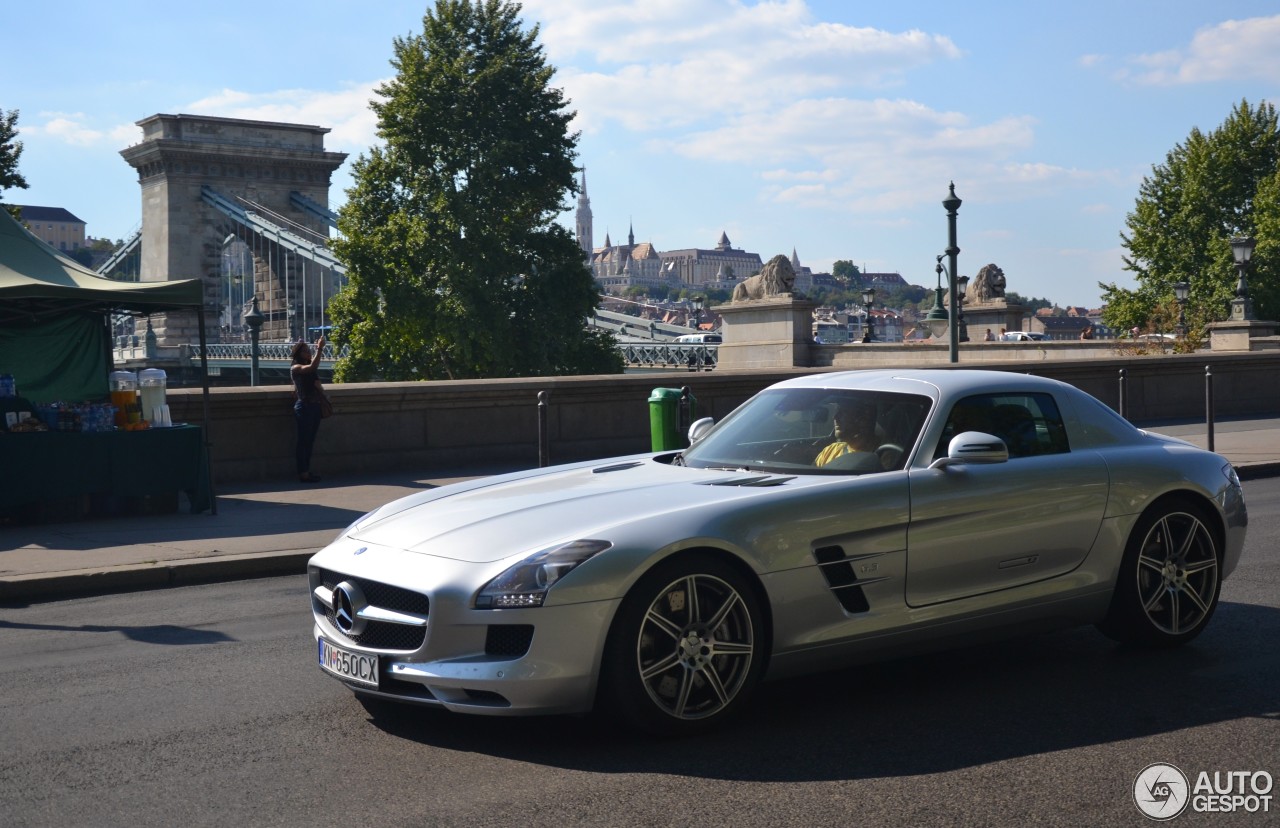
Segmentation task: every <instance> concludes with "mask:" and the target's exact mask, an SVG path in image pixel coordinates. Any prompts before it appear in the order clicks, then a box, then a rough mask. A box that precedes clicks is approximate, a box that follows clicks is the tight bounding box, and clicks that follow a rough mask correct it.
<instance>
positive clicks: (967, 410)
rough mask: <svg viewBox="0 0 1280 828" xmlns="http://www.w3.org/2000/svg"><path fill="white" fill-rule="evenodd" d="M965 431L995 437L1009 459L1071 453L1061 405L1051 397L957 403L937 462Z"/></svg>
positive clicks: (983, 398)
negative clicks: (1002, 443)
mask: <svg viewBox="0 0 1280 828" xmlns="http://www.w3.org/2000/svg"><path fill="white" fill-rule="evenodd" d="M965 431H980V432H982V433H984V434H993V435H995V436H996V437H999V438H1000V439H1001V440H1003V441H1004V444H1005V445H1006V446H1007V447H1008V448H1009V458H1010V459H1014V458H1018V457H1038V456H1040V455H1045V454H1064V453H1066V452H1068V451H1070V450H1071V448H1070V446H1069V445H1068V444H1067V431H1066V428H1065V427H1064V426H1063V424H1062V415H1061V413H1059V411H1058V405H1057V403H1055V402H1054V400H1053V396H1052V395H1050V394H983V395H979V396H974V397H966V398H965V399H963V400H960V401H959V402H957V403H956V405H955V407H954V408H953V409H952V410H951V415H950V417H949V418H948V420H947V424H946V426H945V427H944V429H943V433H942V439H940V440H939V441H938V447H937V450H936V451H935V452H934V458H935V459H936V458H938V457H945V456H946V454H947V448H948V446H949V445H950V444H951V438H953V437H955V436H956V435H957V434H960V433H962V432H965Z"/></svg>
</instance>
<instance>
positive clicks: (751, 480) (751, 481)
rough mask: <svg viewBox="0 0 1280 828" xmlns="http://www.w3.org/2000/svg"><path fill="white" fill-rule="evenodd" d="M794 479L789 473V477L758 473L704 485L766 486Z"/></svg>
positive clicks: (777, 484)
mask: <svg viewBox="0 0 1280 828" xmlns="http://www.w3.org/2000/svg"><path fill="white" fill-rule="evenodd" d="M795 479H796V477H795V475H791V476H790V477H775V476H773V475H760V476H757V477H735V478H732V479H730V480H716V481H713V482H711V483H706V484H704V485H707V486H755V487H767V486H781V485H782V484H783V483H790V482H791V481H792V480H795Z"/></svg>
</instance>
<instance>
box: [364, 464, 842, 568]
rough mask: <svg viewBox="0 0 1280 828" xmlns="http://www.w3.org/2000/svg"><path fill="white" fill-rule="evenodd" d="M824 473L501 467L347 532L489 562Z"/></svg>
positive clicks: (398, 505)
mask: <svg viewBox="0 0 1280 828" xmlns="http://www.w3.org/2000/svg"><path fill="white" fill-rule="evenodd" d="M822 479H824V478H822V477H819V476H815V477H812V478H807V479H806V478H803V477H801V478H796V477H790V476H786V475H777V474H765V473H752V472H736V471H714V470H707V469H691V468H686V467H682V466H670V465H667V464H665V463H659V462H655V461H654V460H652V459H651V458H649V457H644V458H640V459H623V460H620V461H612V462H604V463H598V464H594V465H590V466H578V467H573V468H568V469H549V470H546V471H543V472H537V473H533V474H526V475H521V476H508V477H506V478H500V479H497V480H495V482H493V483H491V484H489V485H484V484H481V485H475V484H474V483H472V484H464V485H462V486H458V487H448V486H446V487H443V488H441V489H438V490H435V491H434V492H433V493H432V495H431V496H429V497H424V496H422V495H415V496H412V497H410V498H405V499H404V500H402V501H397V502H395V503H392V504H388V506H385V507H383V508H382V509H380V510H378V511H376V512H374V513H372V514H371V515H369V516H367V517H366V518H364V519H362V520H360V521H358V522H357V523H356V524H354V525H353V526H352V527H351V529H349V530H348V532H347V534H348V536H349V537H351V538H352V539H355V540H358V541H360V542H361V543H369V544H377V545H379V546H385V547H393V548H397V549H407V550H410V551H413V552H421V553H427V554H431V555H438V556H440V557H445V558H451V559H455V560H462V561H469V562H473V563H487V562H490V561H495V560H499V559H501V558H505V557H508V556H510V555H513V554H515V553H518V552H533V551H537V550H539V549H542V548H544V547H546V546H549V545H552V544H556V543H560V542H563V541H568V540H574V539H580V538H593V537H601V536H602V535H607V531H608V530H609V529H610V528H611V527H615V526H618V525H619V524H624V523H632V522H635V521H643V520H647V519H651V518H652V519H655V520H671V519H672V516H673V513H676V512H679V511H682V510H686V509H705V508H706V507H707V506H709V505H712V504H716V503H724V502H728V501H733V500H736V499H739V498H750V497H758V496H760V495H761V494H762V493H763V492H764V490H765V489H767V488H770V487H775V486H788V485H805V481H806V480H822ZM604 539H606V540H607V539H608V538H607V536H606V537H605V538H604Z"/></svg>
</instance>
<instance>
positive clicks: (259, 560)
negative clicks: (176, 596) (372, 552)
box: [0, 549, 316, 606]
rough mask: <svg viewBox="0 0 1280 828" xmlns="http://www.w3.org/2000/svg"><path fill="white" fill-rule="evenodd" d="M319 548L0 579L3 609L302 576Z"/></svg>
mask: <svg viewBox="0 0 1280 828" xmlns="http://www.w3.org/2000/svg"><path fill="white" fill-rule="evenodd" d="M315 553H316V550H315V549H305V550H288V551H283V552H281V551H276V552H264V553H259V554H255V555H234V556H224V557H219V558H202V559H196V560H189V561H172V562H168V563H156V564H145V565H130V566H119V567H112V568H110V569H81V570H76V571H74V572H59V573H40V574H36V575H19V576H16V577H13V578H6V579H2V580H0V604H3V605H7V606H12V605H14V604H22V603H28V602H32V601H54V600H58V599H60V598H70V597H76V598H83V597H87V596H90V595H110V594H115V593H121V592H135V591H138V590H143V589H160V588H164V587H174V586H189V585H192V584H208V583H216V582H219V581H235V580H242V579H244V580H247V579H252V578H268V577H272V576H277V575H299V574H301V573H304V572H306V571H307V560H308V559H309V558H310V557H311V556H312V555H314V554H315Z"/></svg>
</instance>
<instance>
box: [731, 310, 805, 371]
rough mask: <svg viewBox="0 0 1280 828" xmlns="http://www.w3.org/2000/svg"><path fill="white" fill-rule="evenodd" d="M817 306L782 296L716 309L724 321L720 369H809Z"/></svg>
mask: <svg viewBox="0 0 1280 828" xmlns="http://www.w3.org/2000/svg"><path fill="white" fill-rule="evenodd" d="M817 306H818V305H817V303H816V302H812V301H810V300H808V299H796V298H793V297H792V296H790V295H789V294H781V295H779V296H776V297H771V298H768V299H752V300H747V301H745V302H731V303H729V304H727V305H720V306H718V307H716V308H713V310H715V312H716V313H718V314H720V316H721V318H722V319H723V320H724V327H723V329H722V334H723V336H724V342H722V343H721V344H720V348H719V354H718V356H717V357H716V369H717V370H733V369H735V368H794V367H809V366H810V365H812V358H811V355H810V347H811V346H812V344H813V310H814V308H816V307H817Z"/></svg>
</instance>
